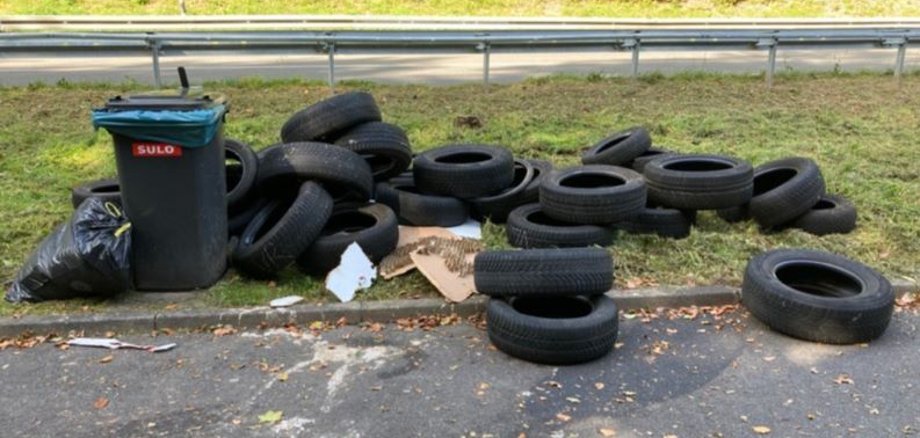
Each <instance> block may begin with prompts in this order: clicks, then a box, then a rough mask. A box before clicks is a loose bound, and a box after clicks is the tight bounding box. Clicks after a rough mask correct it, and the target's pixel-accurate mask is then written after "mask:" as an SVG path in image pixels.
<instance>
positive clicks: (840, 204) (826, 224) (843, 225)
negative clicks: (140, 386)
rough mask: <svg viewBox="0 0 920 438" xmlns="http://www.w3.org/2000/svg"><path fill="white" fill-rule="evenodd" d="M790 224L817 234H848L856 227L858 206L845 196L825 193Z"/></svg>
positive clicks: (792, 226)
mask: <svg viewBox="0 0 920 438" xmlns="http://www.w3.org/2000/svg"><path fill="white" fill-rule="evenodd" d="M788 226H789V227H791V228H798V229H800V230H802V231H805V232H806V233H811V234H814V235H816V236H825V235H828V234H847V233H849V232H851V231H853V230H855V229H856V207H855V206H854V205H853V204H852V203H851V202H850V201H849V200H848V199H847V198H844V197H843V196H840V195H828V194H825V195H823V196H821V198H820V199H819V200H818V202H817V203H816V204H815V205H814V206H813V207H811V210H808V211H807V212H805V214H803V215H801V216H799V217H798V218H796V219H795V220H793V221H792V222H790V223H789V225H788Z"/></svg>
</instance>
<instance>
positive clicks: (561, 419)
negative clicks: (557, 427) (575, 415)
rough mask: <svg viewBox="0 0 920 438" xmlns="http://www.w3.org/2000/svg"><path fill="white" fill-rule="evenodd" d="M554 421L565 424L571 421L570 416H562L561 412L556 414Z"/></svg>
mask: <svg viewBox="0 0 920 438" xmlns="http://www.w3.org/2000/svg"><path fill="white" fill-rule="evenodd" d="M556 419H557V420H559V421H561V422H563V423H567V422H569V421H570V420H571V419H572V416H570V415H566V414H563V413H562V412H560V413H558V414H556Z"/></svg>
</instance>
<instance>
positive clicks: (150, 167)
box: [93, 71, 228, 292]
mask: <svg viewBox="0 0 920 438" xmlns="http://www.w3.org/2000/svg"><path fill="white" fill-rule="evenodd" d="M179 74H180V77H181V79H182V83H183V88H182V90H181V91H180V92H179V93H175V92H172V93H171V94H162V93H156V94H149V95H136V96H127V97H122V96H117V97H114V98H112V99H110V100H109V101H108V102H107V103H106V105H105V108H101V109H97V110H94V111H93V126H95V127H97V128H100V127H101V128H105V129H106V130H108V131H109V132H110V133H111V134H112V137H113V138H114V143H115V160H116V164H117V168H118V179H119V183H120V186H121V197H122V203H123V207H124V212H125V216H127V218H128V219H129V220H130V221H131V224H132V228H131V233H132V236H131V237H132V240H133V251H132V259H131V260H132V262H131V266H132V268H133V285H134V289H136V290H138V291H149V292H155V291H182V290H193V289H202V288H207V287H209V286H211V285H212V284H214V283H215V282H217V281H218V280H219V279H220V277H221V276H222V275H223V273H224V271H225V270H226V268H227V256H226V252H227V204H226V181H225V177H224V171H225V164H224V138H223V122H224V115H225V114H226V112H227V109H228V104H227V102H226V101H225V99H223V98H222V97H220V96H216V95H210V96H209V95H204V94H189V92H188V82H187V79H186V78H185V74H184V71H180V73H179Z"/></svg>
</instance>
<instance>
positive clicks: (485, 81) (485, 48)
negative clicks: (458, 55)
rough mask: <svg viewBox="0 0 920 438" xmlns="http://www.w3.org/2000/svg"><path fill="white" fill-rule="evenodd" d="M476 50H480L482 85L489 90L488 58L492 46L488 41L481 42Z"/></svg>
mask: <svg viewBox="0 0 920 438" xmlns="http://www.w3.org/2000/svg"><path fill="white" fill-rule="evenodd" d="M476 48H477V49H479V50H482V85H483V86H484V87H485V88H489V62H490V59H489V58H490V57H491V49H492V46H491V44H489V42H488V41H483V42H482V43H479V45H478V46H476Z"/></svg>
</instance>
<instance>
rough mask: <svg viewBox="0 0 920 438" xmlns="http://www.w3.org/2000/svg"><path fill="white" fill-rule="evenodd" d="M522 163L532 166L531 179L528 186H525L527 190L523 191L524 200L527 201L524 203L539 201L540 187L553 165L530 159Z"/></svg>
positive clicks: (544, 161)
mask: <svg viewBox="0 0 920 438" xmlns="http://www.w3.org/2000/svg"><path fill="white" fill-rule="evenodd" d="M524 161H527V162H529V163H530V165H531V166H533V179H532V180H531V181H530V184H528V185H527V189H526V190H525V191H524V199H528V200H529V201H527V202H526V203H525V204H527V203H531V202H537V201H539V200H540V186H541V185H543V181H545V180H546V177H548V176H549V174H550V172H552V171H553V163H550V162H549V161H546V160H535V159H532V158H526V159H524ZM521 205H523V204H521Z"/></svg>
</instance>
